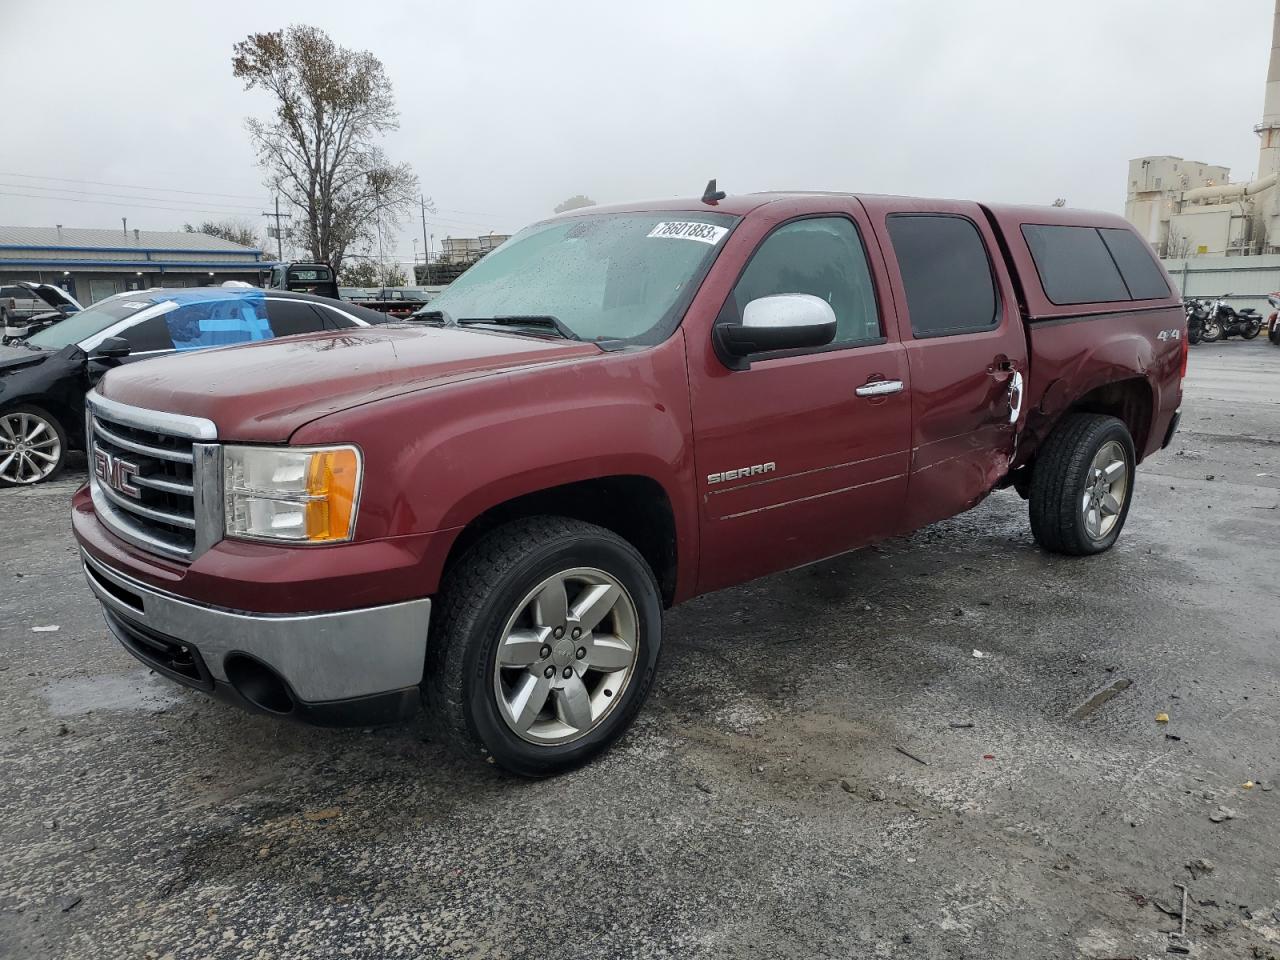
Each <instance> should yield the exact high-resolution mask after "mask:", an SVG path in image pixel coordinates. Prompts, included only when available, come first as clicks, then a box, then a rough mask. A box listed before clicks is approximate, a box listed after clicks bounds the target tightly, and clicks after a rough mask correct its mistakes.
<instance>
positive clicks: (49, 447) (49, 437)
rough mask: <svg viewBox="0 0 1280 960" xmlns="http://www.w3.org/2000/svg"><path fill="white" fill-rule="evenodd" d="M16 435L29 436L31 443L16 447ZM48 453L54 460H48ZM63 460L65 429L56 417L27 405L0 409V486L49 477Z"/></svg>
mask: <svg viewBox="0 0 1280 960" xmlns="http://www.w3.org/2000/svg"><path fill="white" fill-rule="evenodd" d="M19 434H22V435H23V437H22V439H27V438H30V439H27V442H28V443H29V444H30V445H29V446H27V447H25V448H23V449H21V450H19V449H17V446H18V443H19V442H20V440H19V438H18V435H19ZM23 454H25V456H24V455H23ZM49 456H52V457H54V459H53V460H52V461H49V460H47V459H46V458H47V457H49ZM66 462H67V431H66V430H64V429H63V427H62V424H61V423H59V422H58V418H57V417H55V416H54V415H53V414H51V413H49V412H48V411H47V410H42V409H41V408H40V407H33V406H30V405H26V404H23V405H19V406H15V407H9V408H7V409H4V410H0V488H3V487H27V486H32V485H33V484H37V483H44V482H46V481H48V480H52V479H53V478H54V477H56V476H57V475H58V474H59V473H61V472H62V468H63V467H64V466H65V465H66Z"/></svg>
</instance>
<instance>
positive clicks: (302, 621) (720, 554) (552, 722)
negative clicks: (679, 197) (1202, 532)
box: [74, 193, 1186, 776]
mask: <svg viewBox="0 0 1280 960" xmlns="http://www.w3.org/2000/svg"><path fill="white" fill-rule="evenodd" d="M433 307H435V308H436V310H435V312H434V313H432V314H430V315H429V316H428V317H427V318H426V319H427V320H428V321H429V323H428V324H426V325H424V324H422V323H416V324H412V325H407V324H406V325H395V324H393V325H388V326H380V327H377V328H370V329H368V330H346V331H339V332H333V333H321V334H314V335H306V336H300V337H292V338H285V339H280V340H274V341H269V342H265V343H262V344H255V345H246V346H239V347H233V348H229V349H223V350H209V351H200V352H199V353H195V354H192V355H188V356H181V357H175V358H171V359H159V360H155V361H153V362H150V363H146V364H137V365H134V366H131V367H124V368H121V369H118V370H115V371H112V372H111V373H110V374H109V375H108V376H107V377H106V378H105V379H104V380H103V381H102V382H101V383H100V384H99V385H98V387H97V388H96V390H95V391H94V392H93V393H92V394H91V395H90V397H89V400H88V406H89V408H90V409H89V416H88V421H89V422H88V425H87V432H88V435H89V436H90V437H91V438H92V446H91V449H90V464H91V467H92V476H91V479H90V482H89V483H88V484H87V485H86V486H85V487H84V488H83V489H81V490H80V491H79V492H78V493H77V494H76V496H75V501H74V528H75V534H76V537H77V539H78V541H79V544H80V547H81V551H82V556H83V560H84V571H85V574H86V576H87V578H88V582H89V586H90V588H91V589H92V590H93V592H94V594H95V595H96V596H97V598H98V599H99V600H100V601H101V604H102V608H103V611H104V613H105V615H106V619H107V623H108V625H109V626H110V628H111V630H112V632H113V633H114V634H115V635H116V637H117V638H118V639H119V640H120V641H121V642H122V643H123V644H124V645H125V647H127V648H128V649H129V651H130V652H132V653H133V654H134V655H135V656H137V657H138V658H139V659H140V660H142V661H143V662H144V663H146V664H148V665H150V666H151V667H153V668H154V669H156V670H157V671H159V672H161V673H163V674H166V675H167V676H169V677H171V678H173V679H174V680H176V681H178V682H180V683H184V684H187V685H188V686H192V687H196V688H199V689H202V690H206V691H208V692H210V693H213V694H215V695H218V696H220V697H223V698H226V699H229V700H232V701H235V702H238V703H241V704H243V705H246V706H249V707H251V708H255V709H258V710H262V711H266V712H269V713H273V714H281V715H291V716H293V717H296V718H299V719H304V720H309V721H312V722H317V723H329V724H338V723H358V724H369V723H375V722H390V721H393V720H397V719H402V718H406V717H408V716H410V715H412V714H414V713H415V712H417V711H418V709H419V707H420V705H423V704H425V707H426V709H427V710H428V712H429V713H430V714H431V715H432V717H433V722H434V723H436V724H437V726H438V727H439V729H440V730H441V731H442V733H443V735H444V736H446V737H447V738H448V739H449V740H450V741H451V742H452V743H453V744H454V745H455V746H457V747H459V748H460V749H461V750H463V751H464V752H466V753H469V754H471V755H474V756H478V757H481V758H486V759H490V760H492V761H494V762H497V763H498V764H500V765H502V766H503V767H505V768H507V769H509V770H512V771H515V772H518V773H521V774H526V775H533V776H537V775H545V774H549V773H553V772H555V771H558V770H561V769H564V768H566V767H568V766H571V765H573V764H576V763H580V762H581V761H583V760H584V759H585V758H587V757H589V756H590V755H592V754H593V753H595V752H596V751H598V750H600V749H601V748H602V747H604V746H605V745H606V744H608V743H609V742H611V741H612V740H614V739H615V738H616V737H617V736H618V735H619V734H620V733H621V732H622V731H623V730H624V729H625V727H626V726H627V724H628V723H629V722H630V720H631V719H632V718H633V717H634V716H635V714H636V712H637V710H639V708H640V706H641V703H642V702H643V700H644V699H645V695H646V694H647V692H648V690H649V687H650V685H651V684H652V682H653V678H654V671H655V668H656V666H657V662H658V653H659V649H660V647H661V642H662V610H663V608H664V607H667V606H670V605H672V604H675V603H679V602H681V601H684V600H687V599H689V598H690V597H693V596H696V595H698V594H701V593H705V592H707V591H711V590H718V589H720V588H722V587H727V586H730V585H733V584H738V583H742V582H744V581H747V580H750V579H752V578H754V577H760V576H763V575H765V574H768V573H772V572H774V571H778V570H785V569H788V568H791V567H796V566H799V565H802V564H806V563H811V562H813V561H816V560H820V559H822V558H825V557H830V556H832V555H835V554H839V553H842V552H845V551H848V550H852V549H855V548H857V547H860V546H863V545H865V544H868V543H871V542H873V541H876V540H880V539H883V538H885V537H892V536H895V535H898V534H903V533H906V532H908V531H910V530H913V529H916V528H918V527H920V526H923V525H925V524H928V523H931V522H933V521H935V520H939V519H942V518H944V517H950V516H953V515H955V514H958V513H960V512H962V511H965V510H968V509H969V508H971V507H973V506H974V505H975V504H977V503H978V502H980V501H981V500H982V499H983V498H984V497H986V496H987V494H989V493H990V492H991V491H992V490H994V489H997V488H1000V487H1005V486H1013V487H1014V488H1016V490H1017V491H1018V492H1019V493H1020V494H1021V495H1022V496H1023V497H1025V498H1027V499H1028V500H1029V501H1030V515H1031V529H1032V531H1033V533H1034V535H1035V537H1036V539H1037V540H1038V541H1039V542H1040V544H1042V545H1043V546H1044V547H1045V548H1046V549H1048V550H1052V551H1055V552H1058V553H1065V554H1076V555H1081V554H1093V553H1099V552H1101V551H1104V550H1106V549H1108V548H1109V547H1111V546H1112V544H1114V543H1115V541H1116V538H1117V537H1118V536H1119V535H1120V531H1121V528H1122V527H1123V526H1124V522H1125V517H1126V515H1127V513H1128V510H1129V505H1130V502H1131V500H1132V496H1133V488H1134V480H1135V474H1134V471H1135V468H1136V467H1137V465H1138V464H1139V463H1140V462H1141V461H1142V460H1143V458H1144V457H1147V456H1150V455H1151V454H1153V453H1155V452H1156V451H1158V450H1160V449H1161V448H1162V447H1164V446H1166V445H1167V444H1168V443H1169V441H1170V438H1171V437H1172V435H1173V432H1174V430H1175V429H1176V427H1177V423H1178V408H1179V404H1180V402H1181V397H1182V375H1183V372H1184V369H1185V364H1186V340H1185V337H1184V336H1183V330H1184V318H1183V312H1182V307H1181V303H1180V300H1179V298H1178V296H1177V295H1176V294H1175V293H1174V292H1173V289H1172V287H1171V285H1170V283H1169V280H1168V277H1167V275H1166V274H1165V272H1164V270H1163V269H1162V268H1161V266H1160V264H1159V262H1158V261H1157V260H1156V259H1155V258H1154V257H1153V256H1152V253H1151V251H1150V249H1149V248H1148V246H1147V245H1146V243H1145V242H1144V241H1143V240H1142V239H1141V238H1140V237H1139V236H1138V235H1137V234H1136V233H1134V231H1133V230H1132V229H1131V228H1130V227H1129V225H1128V224H1127V223H1126V222H1125V221H1124V220H1122V219H1120V218H1118V217H1115V216H1111V215H1106V214H1092V213H1081V212H1073V211H1069V210H1062V209H1049V208H1045V209H1042V208H1033V207H1010V206H996V205H986V204H978V203H969V202H957V201H942V200H920V199H904V198H897V197H882V196H855V195H834V194H817V193H813V194H804V193H791V194H759V195H752V196H741V197H732V198H722V196H721V197H717V196H716V195H714V194H709V195H708V196H707V197H704V198H703V199H702V200H700V201H699V200H690V201H672V202H662V203H646V204H636V205H632V206H619V207H614V208H606V209H601V208H598V207H592V208H590V209H588V210H582V211H575V212H573V213H571V214H567V215H564V216H561V217H557V218H555V219H552V220H548V221H546V222H543V223H539V224H536V225H534V226H531V227H529V228H527V229H526V230H524V231H523V232H521V233H520V234H518V235H517V236H515V237H514V238H512V239H511V240H510V241H508V242H507V243H506V244H504V245H503V246H502V247H501V248H499V249H498V250H497V251H495V252H494V253H493V254H491V255H490V256H489V257H487V258H485V259H484V260H483V261H481V262H480V263H479V264H477V265H476V266H475V267H474V268H473V269H471V270H470V271H468V272H467V273H466V274H465V275H464V276H463V277H462V278H461V279H459V280H458V281H457V282H456V283H454V284H453V285H452V286H451V287H450V288H449V289H448V290H446V291H445V292H444V293H443V294H441V295H440V296H439V297H438V299H437V300H435V301H434V302H433Z"/></svg>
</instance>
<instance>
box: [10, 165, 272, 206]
mask: <svg viewBox="0 0 1280 960" xmlns="http://www.w3.org/2000/svg"><path fill="white" fill-rule="evenodd" d="M0 177H21V178H22V179H23V180H56V181H58V182H59V183H87V184H89V185H90V186H94V187H125V188H126V189H129V190H151V191H153V192H155V193H185V194H187V195H188V196H193V197H230V198H231V199H233V200H236V199H239V200H253V201H255V202H257V203H261V202H262V197H261V195H255V194H249V193H209V192H208V191H204V190H179V189H177V188H176V187H144V186H140V185H139V184H136V183H111V182H108V181H106V180H78V179H76V178H74V177H46V176H41V175H39V174H34V173H4V172H3V171H0Z"/></svg>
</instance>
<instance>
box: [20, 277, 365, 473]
mask: <svg viewBox="0 0 1280 960" xmlns="http://www.w3.org/2000/svg"><path fill="white" fill-rule="evenodd" d="M388 319H389V318H388V317H387V315H386V314H382V313H378V312H377V311H374V310H369V309H367V308H365V307H360V306H357V305H355V304H351V303H344V302H342V301H338V300H330V299H327V298H325V297H315V296H309V295H307V294H302V293H289V292H286V291H283V290H259V289H257V288H254V287H194V288H181V289H157V290H143V291H136V292H130V293H121V294H117V295H116V296H114V297H110V298H108V299H106V300H102V301H100V302H98V303H95V304H94V305H93V306H91V307H87V308H86V309H84V310H82V311H81V312H79V313H76V314H72V315H71V316H68V317H67V318H66V319H64V320H61V321H59V322H57V323H55V324H54V325H53V326H50V327H46V328H45V329H43V330H41V331H39V332H38V333H34V334H32V335H31V336H30V337H28V338H26V339H25V340H20V341H17V342H16V343H13V344H11V345H9V346H4V347H0V487H8V486H18V485H23V486H25V485H28V484H33V483H39V482H40V481H42V480H48V479H50V478H52V477H54V476H56V475H57V473H58V471H59V470H61V469H62V466H63V463H64V462H65V461H66V456H67V452H68V451H69V450H80V449H83V448H84V395H85V393H86V392H87V391H88V390H89V389H90V388H92V386H93V385H94V384H95V383H97V382H98V380H99V379H101V377H102V375H103V374H104V373H106V371H108V370H110V369H111V368H112V367H114V366H118V365H120V364H122V363H133V362H136V361H140V360H146V359H148V358H149V357H156V356H164V355H167V354H172V353H177V352H181V351H185V350H199V349H203V348H207V347H221V346H230V345H232V344H237V343H251V342H253V341H255V340H269V339H272V338H274V337H284V336H289V335H291V334H299V333H314V332H317V331H320V330H342V329H348V328H350V327H367V326H373V325H375V324H380V323H386V322H387V320H388Z"/></svg>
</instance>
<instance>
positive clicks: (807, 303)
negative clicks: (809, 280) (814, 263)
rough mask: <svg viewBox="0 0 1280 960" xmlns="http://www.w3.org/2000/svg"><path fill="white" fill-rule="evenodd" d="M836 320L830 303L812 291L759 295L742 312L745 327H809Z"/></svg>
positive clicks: (832, 322)
mask: <svg viewBox="0 0 1280 960" xmlns="http://www.w3.org/2000/svg"><path fill="white" fill-rule="evenodd" d="M835 322H836V312H835V311H834V310H832V309H831V304H829V303H827V301H825V300H823V299H822V298H821V297H815V296H814V295H813V294H811V293H779V294H775V295H774V296H772V297H760V298H758V299H756V300H752V301H751V302H750V303H748V304H747V308H746V309H745V310H743V311H742V325H743V326H744V327H810V326H815V325H817V324H821V323H831V324H834V323H835Z"/></svg>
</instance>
